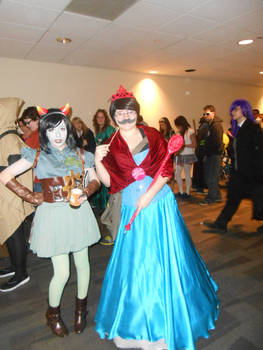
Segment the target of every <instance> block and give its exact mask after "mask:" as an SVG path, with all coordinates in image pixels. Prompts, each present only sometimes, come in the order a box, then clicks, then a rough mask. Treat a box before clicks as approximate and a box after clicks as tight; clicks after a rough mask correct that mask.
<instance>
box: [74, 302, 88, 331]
mask: <svg viewBox="0 0 263 350" xmlns="http://www.w3.org/2000/svg"><path fill="white" fill-rule="evenodd" d="M86 317H87V297H86V298H84V299H78V298H77V297H76V309H75V332H76V333H78V334H80V333H82V332H83V331H84V329H85V327H86Z"/></svg>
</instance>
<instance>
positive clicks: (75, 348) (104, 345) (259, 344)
mask: <svg viewBox="0 0 263 350" xmlns="http://www.w3.org/2000/svg"><path fill="white" fill-rule="evenodd" d="M224 195H225V193H224ZM200 199H202V197H201V196H195V197H193V198H192V200H190V201H187V202H179V206H180V209H181V212H182V214H183V217H184V219H185V221H186V224H187V226H188V228H189V230H190V233H191V235H192V238H193V241H194V242H195V244H196V246H197V248H198V250H199V252H200V254H201V256H202V257H203V259H204V261H205V262H206V264H207V265H208V269H209V271H210V272H211V274H212V275H213V277H214V279H215V280H216V282H217V283H218V285H219V293H218V295H219V298H220V300H221V314H220V318H219V320H218V321H217V323H216V329H215V330H214V331H212V332H211V336H210V338H209V339H200V340H199V341H198V342H197V344H196V349H197V350H201V349H202V350H262V349H263V235H262V234H261V235H260V234H258V233H256V228H257V226H259V225H260V224H263V223H260V222H256V221H251V220H250V217H251V203H250V202H249V201H248V200H245V201H243V202H242V204H241V206H240V208H239V210H238V213H237V214H236V215H235V217H234V219H233V221H232V222H231V224H230V226H229V233H227V234H225V235H217V234H210V233H207V232H205V231H206V230H205V227H204V226H203V225H202V224H201V223H202V222H203V221H204V220H213V219H215V218H216V216H217V215H218V213H219V211H220V209H221V208H222V206H223V203H218V204H213V205H210V206H204V207H202V206H199V205H198V204H197V202H198V200H200ZM111 250H112V248H111V247H103V246H100V245H95V246H93V247H91V248H90V264H91V283H90V289H89V298H88V310H89V314H88V327H87V329H86V330H85V332H84V333H83V334H81V335H76V334H74V333H73V313H74V297H75V288H76V283H75V282H76V274H75V269H74V264H72V266H71V268H72V272H71V278H70V280H69V282H68V285H67V287H66V289H65V293H64V295H63V300H62V306H61V309H62V313H63V319H64V321H65V323H66V324H67V326H68V327H69V330H70V336H69V337H66V338H58V337H55V336H53V335H52V334H51V332H50V330H49V328H48V327H47V326H46V325H45V319H44V313H45V311H46V307H47V304H46V299H47V293H48V283H49V280H50V278H51V276H52V268H51V264H50V262H49V260H48V259H39V258H37V257H36V256H34V255H33V254H32V253H29V256H28V270H29V274H30V276H31V281H30V283H28V284H27V285H25V286H23V287H21V288H20V289H17V290H16V291H14V292H10V293H1V294H0V349H3V350H29V349H30V350H49V349H50V350H84V349H85V350H106V349H107V350H110V349H116V348H115V346H114V344H113V343H112V342H110V341H106V340H101V339H100V338H99V337H98V335H97V334H96V332H95V331H94V321H93V319H94V315H95V312H96V307H97V303H98V299H99V294H100V289H101V283H102V280H103V276H104V272H105V268H106V266H107V261H108V259H109V257H110V254H111ZM7 263H8V260H7V258H1V259H0V265H2V266H5V265H6V264H7ZM169 350H173V349H169Z"/></svg>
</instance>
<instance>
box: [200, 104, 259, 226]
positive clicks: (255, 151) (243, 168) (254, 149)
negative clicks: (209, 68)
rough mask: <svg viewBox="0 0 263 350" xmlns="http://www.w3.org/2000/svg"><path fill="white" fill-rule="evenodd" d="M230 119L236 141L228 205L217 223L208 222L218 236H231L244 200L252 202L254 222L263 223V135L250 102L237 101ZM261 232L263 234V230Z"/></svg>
mask: <svg viewBox="0 0 263 350" xmlns="http://www.w3.org/2000/svg"><path fill="white" fill-rule="evenodd" d="M230 115H231V118H232V134H233V135H234V139H233V143H232V152H231V158H232V159H231V163H232V168H231V173H230V179H229V183H228V191H227V202H226V204H225V207H224V208H223V210H222V211H221V213H220V214H219V216H218V217H217V219H216V220H215V222H212V223H211V222H204V224H205V225H206V226H207V227H209V228H210V229H211V230H212V232H214V233H225V232H227V224H228V222H229V221H230V220H231V218H232V216H233V215H234V214H235V212H236V211H237V209H238V207H239V204H240V202H241V200H242V199H243V198H248V197H249V198H252V200H253V203H254V213H253V218H254V219H257V220H263V206H262V204H261V203H263V133H262V130H261V128H260V127H259V125H258V124H257V123H256V122H255V120H254V118H253V113H252V110H251V107H250V104H249V103H248V101H246V100H242V99H238V100H235V101H234V102H233V103H232V105H231V107H230ZM258 232H263V226H260V227H259V228H258Z"/></svg>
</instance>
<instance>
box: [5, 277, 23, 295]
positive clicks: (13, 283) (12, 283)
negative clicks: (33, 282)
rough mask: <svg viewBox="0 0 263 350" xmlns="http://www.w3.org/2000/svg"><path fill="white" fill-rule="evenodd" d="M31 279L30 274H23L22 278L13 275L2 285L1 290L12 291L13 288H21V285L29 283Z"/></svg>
mask: <svg viewBox="0 0 263 350" xmlns="http://www.w3.org/2000/svg"><path fill="white" fill-rule="evenodd" d="M29 281H30V277H29V276H27V275H26V276H23V277H20V278H17V277H15V276H14V277H12V278H11V279H10V280H9V281H7V282H6V283H4V284H2V285H1V287H0V292H3V293H5V292H11V291H12V290H15V289H17V288H19V287H20V286H23V285H24V284H26V283H28V282H29Z"/></svg>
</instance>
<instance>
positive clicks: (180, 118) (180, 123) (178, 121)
mask: <svg viewBox="0 0 263 350" xmlns="http://www.w3.org/2000/svg"><path fill="white" fill-rule="evenodd" d="M174 125H175V126H177V127H178V126H180V127H181V130H180V134H181V135H182V136H183V137H184V134H185V133H186V131H187V130H188V129H189V128H190V124H189V123H188V121H187V120H186V118H185V117H184V116H183V115H179V116H178V117H177V118H176V119H175V120H174Z"/></svg>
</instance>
